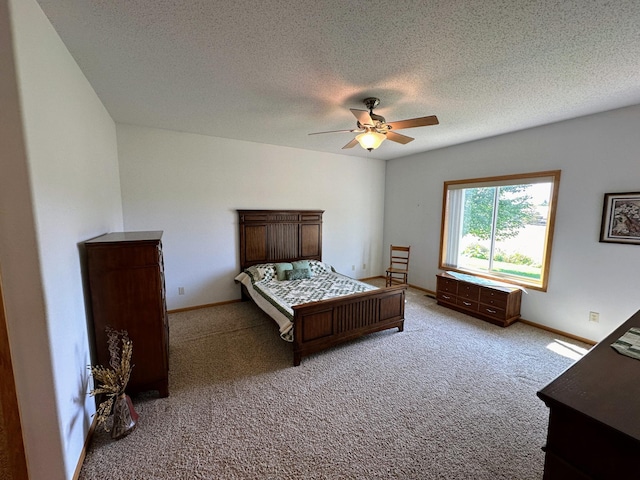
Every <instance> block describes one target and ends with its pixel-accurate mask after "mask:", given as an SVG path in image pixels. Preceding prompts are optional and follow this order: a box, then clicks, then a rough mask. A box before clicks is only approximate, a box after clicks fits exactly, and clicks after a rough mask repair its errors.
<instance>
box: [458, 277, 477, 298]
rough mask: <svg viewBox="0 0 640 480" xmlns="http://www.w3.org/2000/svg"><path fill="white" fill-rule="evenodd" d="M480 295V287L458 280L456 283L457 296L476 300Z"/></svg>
mask: <svg viewBox="0 0 640 480" xmlns="http://www.w3.org/2000/svg"><path fill="white" fill-rule="evenodd" d="M479 296H480V287H479V286H478V285H474V284H473V283H466V282H460V283H458V297H460V298H467V299H469V300H474V301H476V302H477V301H478V297H479Z"/></svg>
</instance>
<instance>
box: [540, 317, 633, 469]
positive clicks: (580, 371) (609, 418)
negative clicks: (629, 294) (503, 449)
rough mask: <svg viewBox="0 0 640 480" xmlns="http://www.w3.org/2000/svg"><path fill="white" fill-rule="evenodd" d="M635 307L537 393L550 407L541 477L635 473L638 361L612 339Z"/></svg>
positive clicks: (626, 326)
mask: <svg viewBox="0 0 640 480" xmlns="http://www.w3.org/2000/svg"><path fill="white" fill-rule="evenodd" d="M631 327H640V311H638V312H637V313H636V314H634V315H633V316H632V317H631V318H629V320H627V321H626V322H624V323H623V324H622V325H620V327H618V328H617V329H616V330H614V331H613V332H612V333H611V334H610V335H609V336H607V337H606V338H605V339H604V340H602V341H601V342H600V343H598V344H597V345H596V346H595V347H593V348H592V349H591V350H590V351H589V352H588V353H587V354H586V355H585V356H584V357H583V358H582V359H580V360H579V361H577V362H576V363H575V364H573V365H572V366H571V367H569V368H568V369H567V370H566V371H565V372H564V373H563V374H562V375H560V376H559V377H558V378H556V379H555V380H554V381H552V382H551V383H550V384H549V385H547V386H546V387H544V388H543V389H542V390H540V391H539V392H538V397H540V398H541V399H542V400H543V401H544V402H545V404H546V405H547V406H548V407H549V429H548V433H547V444H546V446H545V451H546V455H545V473H544V478H545V479H546V480H554V479H562V480H571V479H589V478H591V479H609V478H611V479H620V478H636V477H637V476H638V471H637V465H638V460H640V360H636V359H634V358H630V357H627V356H626V355H622V354H620V353H618V352H617V351H616V350H614V349H613V348H612V347H611V344H612V343H613V342H614V341H616V340H617V339H618V338H620V337H621V336H622V335H623V334H624V333H626V332H627V330H629V328H631Z"/></svg>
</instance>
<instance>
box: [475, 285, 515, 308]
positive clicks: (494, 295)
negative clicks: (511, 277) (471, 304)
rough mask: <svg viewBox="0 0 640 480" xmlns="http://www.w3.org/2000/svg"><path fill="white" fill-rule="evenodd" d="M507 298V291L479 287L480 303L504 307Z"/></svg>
mask: <svg viewBox="0 0 640 480" xmlns="http://www.w3.org/2000/svg"><path fill="white" fill-rule="evenodd" d="M508 300H509V293H508V292H502V291H500V290H491V289H488V288H481V289H480V303H484V304H485V305H491V306H492V307H496V308H502V309H504V308H506V306H507V301H508Z"/></svg>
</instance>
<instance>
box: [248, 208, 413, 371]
mask: <svg viewBox="0 0 640 480" xmlns="http://www.w3.org/2000/svg"><path fill="white" fill-rule="evenodd" d="M322 214H323V211H322V210H238V220H239V226H240V268H241V271H244V269H245V268H247V267H250V266H252V265H257V264H262V263H277V262H292V261H296V260H320V261H321V260H322ZM405 289H406V286H405V285H396V286H393V287H386V288H380V289H376V290H372V291H368V292H363V293H356V294H353V295H347V296H343V297H337V298H333V299H330V300H322V301H318V302H311V303H305V304H301V305H296V306H294V307H293V312H294V314H293V315H294V318H293V324H294V326H293V333H294V339H293V364H294V365H295V366H297V365H300V361H301V360H302V357H305V356H307V355H310V354H312V353H315V352H319V351H321V350H325V349H327V348H331V347H333V346H334V345H337V344H339V343H342V342H346V341H349V340H353V339H355V338H358V337H361V336H363V335H367V334H369V333H373V332H377V331H380V330H386V329H389V328H396V327H397V328H398V330H399V331H402V330H403V329H404V303H405ZM242 296H243V299H246V298H248V295H247V294H246V292H245V291H244V286H243V295H242Z"/></svg>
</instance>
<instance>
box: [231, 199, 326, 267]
mask: <svg viewBox="0 0 640 480" xmlns="http://www.w3.org/2000/svg"><path fill="white" fill-rule="evenodd" d="M323 213H324V210H238V223H239V226H240V269H241V271H242V270H244V269H245V268H247V267H250V266H251V265H256V264H258V263H276V262H291V261H294V260H302V259H307V260H322V214H323Z"/></svg>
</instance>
